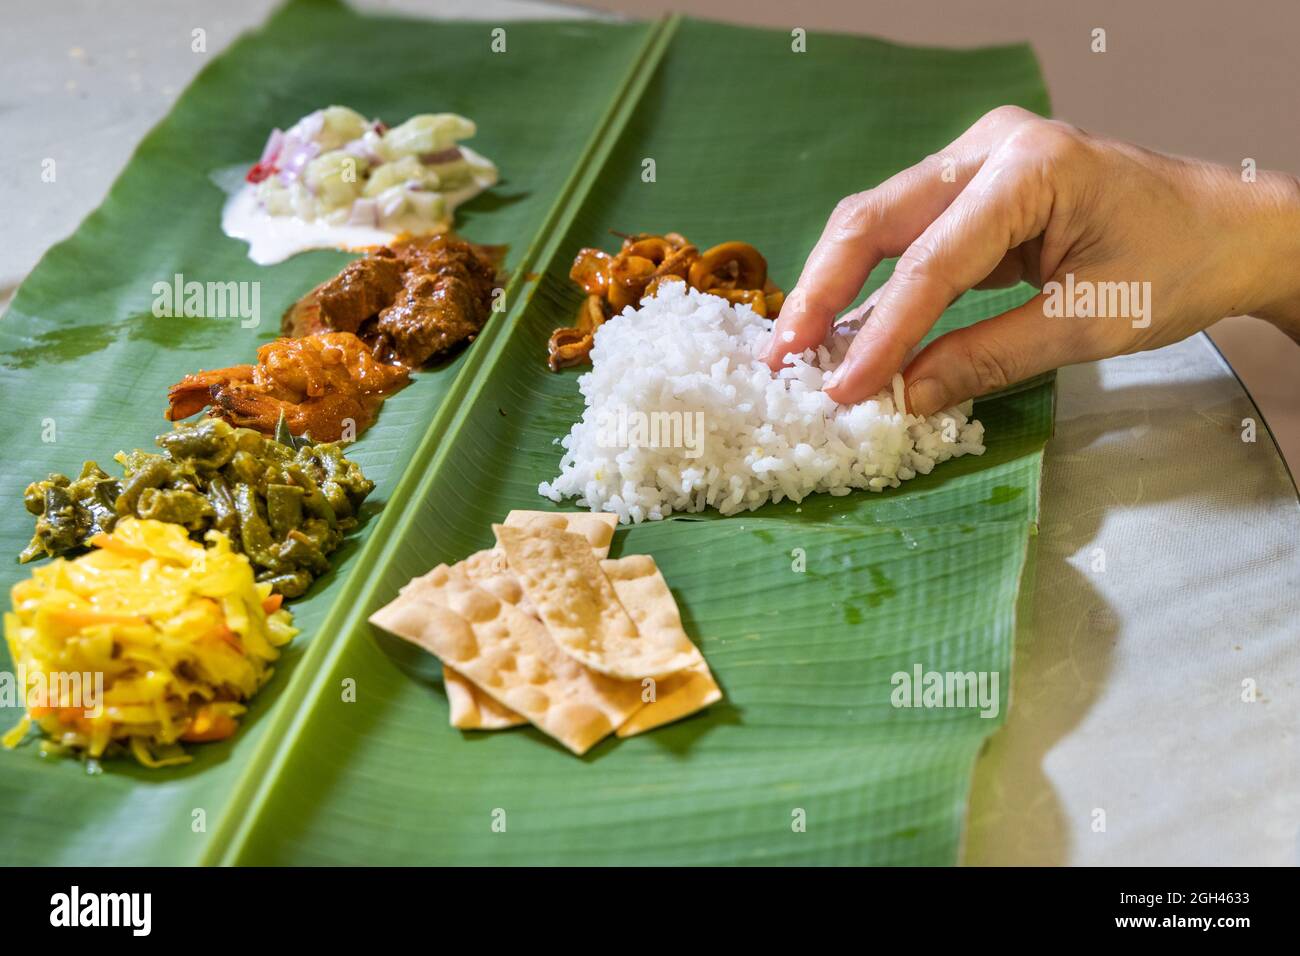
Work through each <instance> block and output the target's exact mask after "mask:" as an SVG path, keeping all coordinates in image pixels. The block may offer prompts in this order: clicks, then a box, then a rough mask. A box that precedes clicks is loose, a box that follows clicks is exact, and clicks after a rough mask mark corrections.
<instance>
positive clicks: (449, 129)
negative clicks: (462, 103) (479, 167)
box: [382, 113, 477, 159]
mask: <svg viewBox="0 0 1300 956" xmlns="http://www.w3.org/2000/svg"><path fill="white" fill-rule="evenodd" d="M476 130H477V127H476V126H475V125H474V123H473V121H472V120H468V119H466V118H465V117H463V116H458V115H456V114H455V113H421V114H420V115H419V116H412V117H411V118H410V119H409V120H407V121H406V122H405V123H403V124H402V125H401V126H394V127H393V128H392V129H390V130H389V131H388V132H387V133H385V134H384V138H383V142H382V150H383V154H384V156H385V157H386V158H389V159H399V158H400V157H402V156H422V155H425V154H426V153H438V152H441V151H442V150H444V149H450V148H451V147H453V146H455V145H456V143H457V141H458V140H462V139H468V138H469V137H471V136H473V135H474V133H475V132H476Z"/></svg>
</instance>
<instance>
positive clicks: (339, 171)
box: [303, 149, 368, 207]
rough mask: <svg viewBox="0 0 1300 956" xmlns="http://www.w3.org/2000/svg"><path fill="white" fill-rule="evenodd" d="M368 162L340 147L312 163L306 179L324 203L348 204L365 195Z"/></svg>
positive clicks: (331, 205)
mask: <svg viewBox="0 0 1300 956" xmlns="http://www.w3.org/2000/svg"><path fill="white" fill-rule="evenodd" d="M367 165H368V164H367V163H366V161H365V160H364V159H359V158H358V157H356V156H353V155H351V154H349V153H345V152H343V151H342V150H341V149H336V150H334V151H333V152H329V153H326V154H325V155H323V156H317V157H316V158H315V159H313V160H312V161H311V162H310V163H308V164H307V168H306V169H305V170H304V171H303V181H304V182H305V183H306V184H307V186H308V188H309V189H311V191H312V192H314V193H315V194H316V198H317V199H319V200H320V202H321V205H323V206H326V207H335V206H345V205H347V204H349V203H351V202H352V200H354V199H356V198H357V196H359V195H361V187H362V180H363V179H364V178H365V175H366V167H367Z"/></svg>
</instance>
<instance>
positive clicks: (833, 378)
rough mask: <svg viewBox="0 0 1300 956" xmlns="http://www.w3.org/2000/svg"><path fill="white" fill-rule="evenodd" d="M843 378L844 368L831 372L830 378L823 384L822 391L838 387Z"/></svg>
mask: <svg viewBox="0 0 1300 956" xmlns="http://www.w3.org/2000/svg"><path fill="white" fill-rule="evenodd" d="M843 376H844V366H843V365H841V366H840V367H839V368H837V369H836V370H835V371H833V372H831V374H830V377H829V378H827V379H826V381H825V382H823V383H822V390H823V391H825V390H826V389H828V388H834V387H835V386H836V385H838V384H840V379H841V378H842V377H843Z"/></svg>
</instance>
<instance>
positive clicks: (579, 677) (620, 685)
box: [370, 547, 642, 754]
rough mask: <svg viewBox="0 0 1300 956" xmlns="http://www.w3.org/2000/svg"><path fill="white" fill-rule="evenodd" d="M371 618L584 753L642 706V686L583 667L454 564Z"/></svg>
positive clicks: (543, 630)
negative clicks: (423, 649) (426, 651)
mask: <svg viewBox="0 0 1300 956" xmlns="http://www.w3.org/2000/svg"><path fill="white" fill-rule="evenodd" d="M582 550H583V553H584V554H586V555H587V556H588V557H590V556H591V552H590V550H589V549H588V548H586V547H583V549H582ZM593 560H594V559H593ZM417 582H418V583H417ZM370 621H371V623H373V624H375V625H377V626H378V627H382V628H383V629H384V630H386V631H390V632H391V633H393V634H396V635H397V636H399V637H403V638H406V639H407V640H409V641H413V642H414V643H416V644H419V645H420V646H421V647H423V648H425V649H426V650H428V651H430V652H431V653H433V654H434V655H436V656H437V657H438V658H439V659H440V660H441V661H442V662H443V663H444V664H446V665H447V666H449V667H451V668H452V669H454V670H455V671H457V672H458V673H460V674H461V675H462V676H464V677H466V678H468V679H469V680H470V681H472V682H473V683H474V685H475V686H476V687H477V688H478V689H479V690H481V691H483V692H484V693H486V694H487V695H488V696H490V697H492V698H493V699H494V700H496V701H497V702H498V703H500V704H502V705H504V706H505V707H507V708H508V709H510V710H512V711H514V712H515V713H517V714H519V715H521V716H523V717H525V718H527V719H528V721H529V723H531V724H533V725H534V726H536V727H537V728H538V729H539V730H541V731H543V732H544V733H546V734H549V735H550V736H552V737H554V738H555V739H556V740H558V741H560V743H562V744H564V746H566V747H568V748H569V749H570V750H572V751H573V752H574V753H576V754H583V753H586V752H587V751H588V750H589V749H591V747H592V746H593V745H594V744H596V743H597V742H598V741H600V740H601V739H602V738H604V737H605V736H607V735H608V734H609V733H611V732H612V731H613V730H614V728H616V727H618V726H620V725H621V724H623V723H624V722H626V720H627V718H628V717H630V716H631V715H632V714H633V713H634V712H635V711H636V710H637V709H639V708H640V707H641V706H642V700H641V694H640V686H639V685H637V684H634V683H630V682H627V681H616V680H610V679H609V678H607V677H604V676H603V675H601V674H597V673H593V672H592V671H590V670H588V669H587V668H584V667H582V666H581V665H579V664H578V663H576V662H575V661H574V660H573V659H572V658H570V657H569V656H567V655H566V654H564V653H563V652H561V651H560V650H559V648H557V647H556V646H555V643H554V641H552V640H551V638H550V635H549V634H547V631H546V628H545V626H543V625H542V624H541V622H539V621H537V620H536V619H534V618H532V617H529V616H528V615H527V614H525V613H524V612H523V611H521V610H519V608H517V607H515V606H514V605H512V604H509V603H506V602H503V601H501V600H500V599H499V598H497V597H496V596H495V595H493V594H490V593H489V592H487V591H484V590H482V589H481V588H478V587H475V586H474V585H473V584H472V583H470V581H469V579H468V578H467V577H466V576H465V575H464V573H463V572H460V573H455V572H453V570H452V569H451V568H448V567H447V566H446V565H439V566H438V567H436V568H434V569H433V570H432V571H430V572H429V573H428V574H426V575H424V576H423V577H422V578H418V579H416V581H414V582H412V586H411V587H409V588H408V589H407V591H406V592H405V593H404V594H403V595H402V596H401V597H399V598H398V600H396V601H394V602H392V603H391V604H389V605H387V606H385V607H382V608H380V609H379V610H378V611H376V612H375V613H374V614H373V615H371V618H370Z"/></svg>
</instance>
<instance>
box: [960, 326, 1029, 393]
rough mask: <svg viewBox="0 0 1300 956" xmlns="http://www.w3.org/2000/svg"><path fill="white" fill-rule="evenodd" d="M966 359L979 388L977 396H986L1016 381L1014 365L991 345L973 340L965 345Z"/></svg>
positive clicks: (976, 339)
mask: <svg viewBox="0 0 1300 956" xmlns="http://www.w3.org/2000/svg"><path fill="white" fill-rule="evenodd" d="M963 351H964V353H965V355H964V358H965V360H966V364H967V365H968V366H969V367H970V369H971V374H972V375H973V377H974V380H975V386H976V388H977V392H976V394H979V395H986V394H988V393H989V392H996V391H998V390H999V389H1003V388H1006V387H1007V386H1008V385H1010V384H1011V383H1012V382H1014V381H1016V375H1015V370H1014V368H1013V367H1012V363H1011V362H1009V361H1008V360H1007V358H1006V357H1005V356H1003V355H1002V354H1001V353H999V352H997V351H996V350H995V349H993V348H992V347H991V346H990V345H989V343H987V342H983V341H981V340H980V339H978V338H971V339H969V340H968V341H966V342H965V343H964V344H963Z"/></svg>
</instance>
